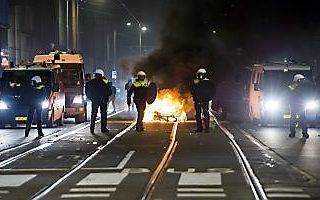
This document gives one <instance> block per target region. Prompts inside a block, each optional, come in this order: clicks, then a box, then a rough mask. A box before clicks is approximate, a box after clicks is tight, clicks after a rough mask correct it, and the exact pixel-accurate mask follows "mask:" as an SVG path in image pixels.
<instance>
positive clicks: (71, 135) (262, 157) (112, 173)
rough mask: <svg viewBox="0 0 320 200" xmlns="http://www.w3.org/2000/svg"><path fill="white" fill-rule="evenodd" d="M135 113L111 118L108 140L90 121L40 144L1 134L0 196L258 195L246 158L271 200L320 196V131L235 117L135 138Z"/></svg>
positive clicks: (57, 131)
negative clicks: (293, 133)
mask: <svg viewBox="0 0 320 200" xmlns="http://www.w3.org/2000/svg"><path fill="white" fill-rule="evenodd" d="M135 115H136V114H135V113H130V112H127V111H124V112H122V113H116V114H115V115H113V116H111V118H110V119H109V120H108V128H109V129H110V133H108V134H104V133H101V132H100V127H99V126H100V123H99V122H98V123H97V125H96V134H91V133H90V132H89V124H88V123H83V124H79V125H73V124H67V125H66V126H65V127H62V128H54V129H45V131H46V132H45V135H46V137H44V138H42V139H41V140H34V139H33V138H34V137H35V136H36V130H34V131H33V133H32V134H33V135H32V134H31V137H30V138H27V139H26V138H24V135H23V129H2V130H0V133H1V139H2V141H3V144H2V146H1V149H0V199H35V200H36V199H102V198H109V199H144V198H143V197H144V194H150V196H149V197H150V199H157V200H158V199H254V198H255V193H254V192H253V191H254V190H253V186H252V182H251V181H250V179H252V176H250V177H249V176H248V168H246V165H245V161H243V159H242V158H243V157H245V159H246V160H247V161H248V163H249V165H250V168H252V173H253V174H254V175H255V176H256V177H257V180H258V182H259V183H260V184H261V186H262V188H263V190H264V192H265V194H266V196H267V197H268V199H320V193H319V188H320V182H319V178H320V175H319V174H320V169H319V167H318V164H319V163H320V146H319V140H320V136H318V135H319V132H320V130H319V129H315V128H313V129H310V132H309V133H310V138H309V139H308V140H303V139H301V135H300V134H297V137H296V138H289V137H288V128H287V127H257V126H253V125H251V124H250V123H244V122H239V121H232V122H230V121H224V122H221V123H220V124H221V126H222V129H221V127H219V126H218V125H216V124H212V128H211V129H210V132H209V133H194V132H193V130H194V129H195V122H194V121H188V122H181V123H178V124H177V129H175V128H174V127H175V125H174V123H146V130H145V131H144V132H143V133H137V132H136V131H135V130H134V118H135ZM298 132H299V131H298ZM173 135H174V136H175V137H173ZM233 142H236V144H237V145H238V146H239V147H240V149H241V150H242V152H243V155H240V154H239V152H238V151H237V148H236V147H235V144H234V143H233ZM172 144H174V145H173V146H171V145H172ZM171 147H173V148H171ZM167 153H169V154H168V155H169V156H168V157H167V159H166V160H164V155H167ZM242 156H243V157H242ZM162 161H165V162H164V163H162ZM161 163H162V164H163V165H161ZM158 169H160V171H159V174H157V173H156V172H157V171H158ZM155 174H156V176H155ZM249 174H250V173H249ZM153 177H156V178H155V179H152V178H153ZM149 186H151V187H149ZM149 189H150V190H149Z"/></svg>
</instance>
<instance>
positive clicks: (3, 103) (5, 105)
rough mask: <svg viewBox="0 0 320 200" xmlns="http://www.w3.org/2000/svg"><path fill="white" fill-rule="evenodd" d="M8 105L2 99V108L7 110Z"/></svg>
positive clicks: (0, 108)
mask: <svg viewBox="0 0 320 200" xmlns="http://www.w3.org/2000/svg"><path fill="white" fill-rule="evenodd" d="M7 109H8V106H7V104H6V103H5V102H3V101H0V110H7Z"/></svg>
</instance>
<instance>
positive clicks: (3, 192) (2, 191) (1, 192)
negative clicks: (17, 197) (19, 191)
mask: <svg viewBox="0 0 320 200" xmlns="http://www.w3.org/2000/svg"><path fill="white" fill-rule="evenodd" d="M8 193H9V191H8V190H0V194H8Z"/></svg>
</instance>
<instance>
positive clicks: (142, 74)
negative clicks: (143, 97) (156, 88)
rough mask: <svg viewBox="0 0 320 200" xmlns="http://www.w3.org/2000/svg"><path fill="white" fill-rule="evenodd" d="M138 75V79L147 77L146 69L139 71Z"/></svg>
mask: <svg viewBox="0 0 320 200" xmlns="http://www.w3.org/2000/svg"><path fill="white" fill-rule="evenodd" d="M137 76H138V80H141V81H143V80H144V79H145V78H146V76H147V74H146V73H145V72H144V71H139V72H138V73H137Z"/></svg>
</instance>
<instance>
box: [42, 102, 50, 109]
mask: <svg viewBox="0 0 320 200" xmlns="http://www.w3.org/2000/svg"><path fill="white" fill-rule="evenodd" d="M47 108H49V100H44V101H43V102H42V109H47Z"/></svg>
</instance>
